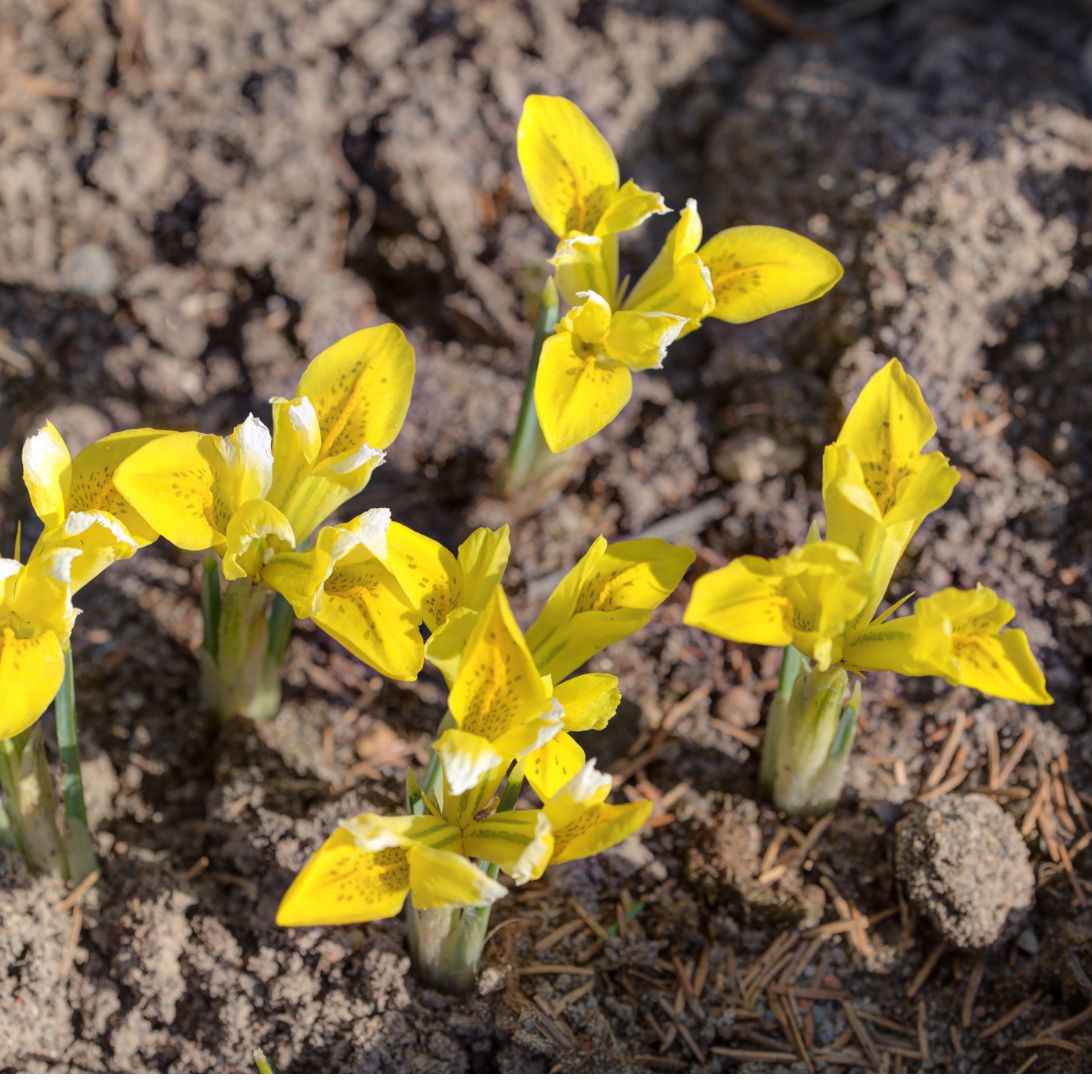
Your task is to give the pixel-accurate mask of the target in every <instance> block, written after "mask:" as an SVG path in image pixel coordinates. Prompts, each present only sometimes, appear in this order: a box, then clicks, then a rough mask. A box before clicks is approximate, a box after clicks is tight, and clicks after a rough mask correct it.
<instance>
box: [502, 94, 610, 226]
mask: <svg viewBox="0 0 1092 1080" xmlns="http://www.w3.org/2000/svg"><path fill="white" fill-rule="evenodd" d="M516 150H517V154H518V156H519V164H520V169H521V170H522V171H523V181H524V183H525V184H526V185H527V191H528V193H529V194H530V196H531V205H532V206H534V208H535V212H536V213H537V214H538V216H539V217H540V218H542V220H543V221H544V222H545V223H546V225H547V227H548V228H549V229H550V230H551V231H552V232H554V233H555V234H556V235H557V236H565V235H566V234H568V233H570V232H574V231H575V232H583V233H593V232H595V228H596V226H597V225H598V223H599V220H600V218H601V217H602V216H603V213H604V211H605V210H606V209H607V206H608V204H609V203H610V201H611V199H612V198H613V197H614V195H615V193H616V192H617V191H618V162H617V161H616V160H615V157H614V152H613V151H612V150H611V148H610V145H609V144H608V143H607V140H606V139H604V138H603V136H602V135H601V134H600V133H599V132H598V130H597V129H596V128H595V125H594V124H592V122H591V121H590V120H589V119H588V118H587V117H586V116H585V115H584V113H583V112H581V110H580V109H579V108H578V107H577V106H576V105H574V104H573V103H572V102H571V101H567V100H566V99H565V98H561V97H545V96H543V95H540V94H532V95H531V96H530V97H528V98H527V100H526V101H525V102H524V105H523V114H522V116H521V117H520V120H519V128H518V129H517V133H516Z"/></svg>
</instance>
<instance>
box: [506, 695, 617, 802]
mask: <svg viewBox="0 0 1092 1080" xmlns="http://www.w3.org/2000/svg"><path fill="white" fill-rule="evenodd" d="M554 700H555V701H556V702H557V703H558V705H560V706H561V710H562V715H561V723H562V730H561V731H559V732H558V733H557V734H556V735H555V736H554V737H553V738H552V739H550V741H549V742H547V743H546V744H545V745H543V746H540V747H539V748H538V749H537V750H533V751H531V753H530V754H528V755H527V756H526V757H525V758H524V760H523V768H524V770H525V776H526V778H527V782H528V783H529V784H530V785H531V789H532V790H533V791H534V793H535V794H536V795H537V796H538V797H539V798H540V799H542V800H543V801H545V800H546V799H548V798H550V796H551V795H554V794H555V793H556V792H557V791H558V790H560V789H561V788H562V787H564V786H565V784H567V783H568V782H569V781H570V780H571V779H572V778H573V777H574V776H575V775H576V774H577V773H578V772H579V771H580V769H581V768H582V767H583V765H584V750H583V748H582V747H581V746H580V744H579V743H578V742H577V741H576V740H575V739H574V738H573V737H572V735H571V734H570V733H571V732H577V731H601V730H602V729H603V728H605V727H606V726H607V722H608V721H609V720H610V718H611V717H612V716H614V714H615V713H616V712H617V711H618V706H619V705H620V704H621V703H622V694H621V692H620V691H619V689H618V677H617V676H616V675H600V674H591V675H577V676H575V677H573V678H571V679H566V680H565V682H563V683H560V684H559V685H557V686H555V687H554Z"/></svg>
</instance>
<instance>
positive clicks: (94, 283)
mask: <svg viewBox="0 0 1092 1080" xmlns="http://www.w3.org/2000/svg"><path fill="white" fill-rule="evenodd" d="M61 280H62V281H63V282H64V284H65V286H66V287H67V288H69V289H71V290H72V291H73V292H77V293H82V294H83V295H84V296H109V295H110V294H111V293H112V292H113V291H114V290H115V289H116V288H117V286H118V272H117V268H116V267H115V266H114V260H113V257H112V256H111V255H110V252H108V251H107V250H106V248H104V247H102V246H101V245H99V244H80V246H79V247H77V248H74V249H73V250H72V251H70V252H69V253H68V254H67V255H66V256H65V257H64V260H63V261H62V262H61Z"/></svg>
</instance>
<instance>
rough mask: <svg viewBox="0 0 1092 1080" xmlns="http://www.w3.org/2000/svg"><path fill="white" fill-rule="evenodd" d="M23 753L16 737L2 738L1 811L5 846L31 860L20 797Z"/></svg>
mask: <svg viewBox="0 0 1092 1080" xmlns="http://www.w3.org/2000/svg"><path fill="white" fill-rule="evenodd" d="M21 762H22V755H21V754H20V753H19V751H18V748H17V745H16V742H15V740H14V739H0V793H2V796H3V797H2V798H0V811H2V813H3V818H2V822H3V826H4V835H3V844H4V847H7V848H11V849H12V850H14V851H18V852H19V853H20V854H21V855H22V856H23V858H24V859H28V860H29V855H28V852H27V846H26V839H25V836H26V827H25V825H24V822H23V814H22V806H21V800H20V798H19V774H20V772H21V771H22V764H21Z"/></svg>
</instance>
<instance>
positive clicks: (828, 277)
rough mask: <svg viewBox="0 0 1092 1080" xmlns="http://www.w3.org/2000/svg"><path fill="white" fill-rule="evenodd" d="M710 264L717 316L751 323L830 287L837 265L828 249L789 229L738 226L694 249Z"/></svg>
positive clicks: (835, 278) (839, 272)
mask: <svg viewBox="0 0 1092 1080" xmlns="http://www.w3.org/2000/svg"><path fill="white" fill-rule="evenodd" d="M698 255H699V256H700V257H701V260H702V262H704V263H705V265H706V266H707V267H708V268H709V273H710V275H711V277H712V281H713V293H714V295H715V297H716V307H715V308H713V311H712V312H711V314H712V316H713V317H714V318H717V319H723V320H724V321H725V322H730V323H745V322H751V321H752V320H754V319H761V318H763V317H764V316H766V315H772V314H773V313H774V312H775V311H784V310H785V309H786V308H791V307H797V306H798V305H800V304H807V303H809V302H810V301H812V300H817V299H818V298H819V297H820V296H822V295H823V294H824V293H826V292H827V291H828V290H830V289H831V288H833V287H834V286H835V285H836V284H837V283H838V280H839V279H840V278H841V276H842V267H841V264H840V263H839V262H838V260H837V259H836V258H835V257H834V256H833V255H831V253H830V252H829V251H827V250H825V249H824V248H821V247H820V246H819V245H818V244H816V243H814V242H813V241H811V240H808V239H807V238H806V237H803V236H799V235H797V234H796V233H794V232H790V231H789V230H788V229H778V228H775V227H772V226H766V225H738V226H736V227H735V228H732V229H725V230H724V231H723V232H719V233H717V235H716V236H714V237H713V238H712V239H711V240H709V241H707V242H706V243H705V244H703V245H702V246H701V248H699V250H698Z"/></svg>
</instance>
